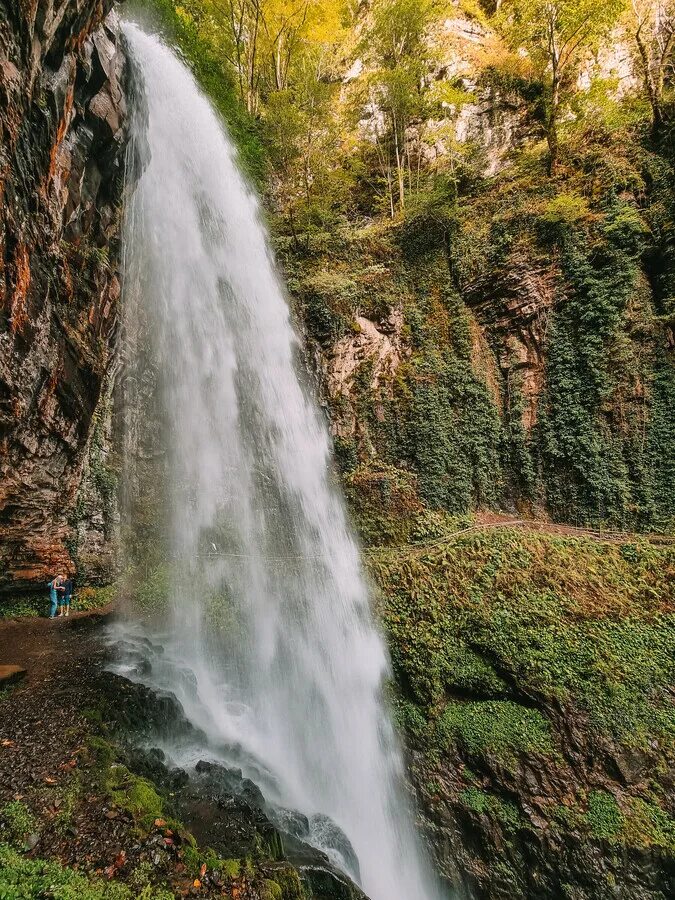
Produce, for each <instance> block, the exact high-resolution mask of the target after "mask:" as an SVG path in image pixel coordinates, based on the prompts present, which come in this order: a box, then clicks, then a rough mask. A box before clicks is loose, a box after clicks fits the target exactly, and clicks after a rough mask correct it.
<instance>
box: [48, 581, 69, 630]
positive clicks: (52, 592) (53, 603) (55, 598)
mask: <svg viewBox="0 0 675 900" xmlns="http://www.w3.org/2000/svg"><path fill="white" fill-rule="evenodd" d="M47 587H48V588H49V618H50V619H54V618H55V617H56V612H57V610H58V607H59V605H60V598H61V595H62V594H63V593H65V588H64V587H63V575H56V576H54V578H53V579H52V580H51V581H50V582H49V584H48V585H47Z"/></svg>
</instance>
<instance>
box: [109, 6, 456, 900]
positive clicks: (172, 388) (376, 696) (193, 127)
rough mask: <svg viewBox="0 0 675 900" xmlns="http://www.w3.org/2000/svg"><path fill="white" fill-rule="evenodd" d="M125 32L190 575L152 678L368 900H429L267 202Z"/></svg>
mask: <svg viewBox="0 0 675 900" xmlns="http://www.w3.org/2000/svg"><path fill="white" fill-rule="evenodd" d="M124 31H125V35H126V38H127V40H128V44H129V46H130V52H131V56H132V58H133V60H134V62H135V65H136V67H137V68H138V70H139V72H140V79H141V81H142V85H143V91H142V93H143V95H144V103H143V104H142V106H143V107H144V111H143V114H142V115H140V114H139V115H137V116H135V124H134V126H133V134H132V141H133V142H135V143H136V144H137V146H143V147H144V150H143V151H142V152H143V153H144V154H145V156H146V161H145V164H144V166H143V168H142V170H141V174H140V178H139V181H138V184H137V186H136V188H135V191H134V196H133V199H132V201H131V205H130V210H129V214H128V216H127V225H126V235H125V255H126V260H127V262H126V291H127V294H128V295H133V296H134V297H136V298H140V301H139V302H140V304H141V307H142V311H143V312H142V314H143V316H144V318H145V319H146V320H147V321H148V322H149V323H150V328H149V333H150V336H151V341H152V343H153V344H154V347H153V351H154V353H155V355H156V357H157V359H158V360H159V378H160V381H161V389H162V395H163V402H164V405H165V408H166V411H167V417H168V422H169V429H168V436H167V439H166V450H167V454H168V457H169V468H170V473H171V477H170V483H169V484H168V486H167V493H168V496H169V501H168V507H169V510H168V516H169V518H170V524H171V543H172V548H171V555H172V556H173V558H174V559H175V560H177V561H178V568H179V571H180V574H179V575H177V576H175V580H174V582H173V585H172V591H173V592H174V593H175V604H174V610H173V619H172V621H171V622H169V623H168V629H167V634H166V635H163V636H162V641H163V644H164V646H163V651H164V652H163V654H162V657H161V662H156V663H155V664H154V666H153V674H152V676H150V680H151V681H153V682H154V683H160V682H161V683H163V684H164V685H165V686H169V687H170V688H171V689H172V690H173V691H174V693H176V695H177V696H178V697H179V699H180V701H181V703H182V704H183V707H184V709H185V712H186V715H187V717H188V718H189V719H190V720H191V721H192V723H193V724H195V725H196V726H197V727H198V728H200V729H201V731H202V732H203V733H204V734H205V735H206V737H207V740H208V744H209V747H210V748H211V751H212V752H213V753H214V754H216V755H217V751H216V749H215V748H219V747H220V748H227V747H229V748H230V749H232V748H238V751H239V759H240V764H242V763H241V760H243V765H244V769H245V774H247V775H250V776H251V777H254V778H255V779H256V780H258V782H259V783H261V786H262V787H263V790H264V792H265V794H266V796H268V797H269V798H270V799H271V800H273V801H274V802H275V803H278V804H280V805H283V806H285V807H289V808H293V809H297V810H300V811H302V812H303V813H304V814H305V815H307V816H309V817H312V816H314V817H315V818H314V819H313V820H312V821H314V822H317V823H321V822H324V823H325V821H326V820H325V818H323V817H325V816H328V817H330V819H332V820H333V821H334V822H335V823H336V824H337V825H338V826H339V827H340V828H341V829H342V830H343V831H344V833H345V834H346V835H347V837H348V838H349V841H350V842H351V844H352V846H353V848H354V851H355V853H356V855H357V856H358V862H359V868H360V880H361V884H362V887H363V888H364V890H365V891H366V893H367V894H368V895H369V897H370V898H371V900H394V898H403V897H405V898H407V900H432V898H436V897H438V896H439V894H438V890H437V887H436V885H435V880H434V878H433V876H431V875H430V873H429V871H428V867H427V864H426V862H425V861H424V860H423V855H422V853H421V851H420V848H419V846H418V842H417V838H416V835H415V831H414V828H413V825H412V821H411V815H410V811H409V810H408V808H407V804H406V802H405V800H404V796H403V792H402V788H401V781H402V765H401V756H400V752H399V748H398V745H397V741H396V738H395V735H394V733H393V729H392V727H391V724H390V723H389V721H388V717H387V715H386V712H385V710H384V707H383V704H382V698H381V692H382V683H383V678H384V677H385V676H386V673H387V660H386V654H385V651H384V649H383V644H382V641H381V638H380V636H379V634H378V632H377V630H376V628H375V627H374V625H373V622H372V619H371V614H370V610H369V606H368V596H367V589H366V586H365V582H364V578H363V575H362V572H361V568H360V562H359V555H358V550H357V547H356V545H355V543H354V541H353V539H352V537H351V536H350V533H349V528H348V525H347V523H346V519H345V514H344V511H343V508H342V504H341V501H340V498H339V495H338V493H337V491H336V490H335V489H334V487H333V486H332V484H331V475H330V445H329V440H328V436H327V432H326V428H325V426H324V424H323V422H322V421H321V417H320V415H319V412H318V409H317V407H316V405H315V404H314V402H313V401H312V400H311V399H310V397H309V395H308V392H307V391H305V390H304V389H303V388H302V386H301V382H300V380H299V378H298V358H299V356H300V353H299V346H298V341H297V339H296V337H295V335H294V332H293V329H292V326H291V323H290V319H289V311H288V307H287V304H286V302H285V299H284V295H283V290H282V287H281V285H280V283H279V279H278V276H277V274H276V272H275V268H274V263H273V260H272V257H271V253H270V250H269V247H268V245H267V241H266V237H265V232H264V228H263V226H262V224H261V221H260V215H259V209H258V204H257V201H256V199H255V197H254V196H253V194H252V193H251V191H250V189H249V188H248V187H247V186H246V184H245V182H244V180H243V179H242V176H241V175H240V173H239V171H238V168H237V164H236V159H235V152H234V150H233V148H232V145H231V142H230V140H229V138H228V136H227V134H226V132H225V131H224V129H223V126H222V125H221V123H220V122H219V120H218V118H217V116H216V115H215V113H214V111H213V110H212V108H211V106H210V105H209V103H208V102H207V100H206V99H205V98H204V96H203V95H202V94H201V92H200V91H199V89H198V87H197V85H196V83H195V81H194V79H193V77H192V76H191V74H190V73H189V72H188V70H187V69H186V67H185V66H184V65H183V64H182V63H181V62H180V61H179V60H178V59H177V57H176V56H175V55H174V54H173V53H172V52H171V51H170V50H169V49H168V48H167V47H166V46H165V45H164V44H163V43H162V42H161V41H160V40H159V39H158V38H156V37H154V36H150V35H148V34H146V33H144V32H143V31H142V30H141V29H139V28H138V27H137V26H135V25H131V24H127V25H125V26H124ZM133 305H134V304H133V303H131V304H130V306H131V308H132V309H133ZM214 604H220V605H219V606H218V609H219V610H220V612H218V613H214V611H213V608H214ZM224 611H227V613H228V615H229V618H228V623H229V624H228V627H226V628H222V627H220V628H219V627H217V617H218V615H221V616H222V615H225V612H224ZM214 617H215V620H216V621H215V623H214ZM223 752H224V751H223ZM317 814H319V815H317ZM312 840H313V841H314V842H315V843H316V844H317V845H318V846H321V840H322V839H321V828H320V826H319V825H317V827H316V829H315V832H314V833H313V835H312ZM334 858H335V859H336V861H338V862H341V863H342V864H344V865H346V863H345V860H344V859H342V860H340V858H339V854H338V856H337V857H335V856H334ZM352 874H353V875H354V874H355V873H354V872H352Z"/></svg>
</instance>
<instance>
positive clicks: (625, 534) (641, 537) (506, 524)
mask: <svg viewBox="0 0 675 900" xmlns="http://www.w3.org/2000/svg"><path fill="white" fill-rule="evenodd" d="M496 528H521V529H523V530H524V531H538V532H541V533H542V534H551V535H557V536H560V537H580V538H586V539H588V540H592V541H598V542H600V543H604V544H631V543H637V542H639V541H647V542H648V543H650V544H655V545H656V546H674V545H675V537H671V536H670V535H666V534H647V533H638V532H630V531H601V530H599V529H592V528H581V527H578V526H576V525H562V524H558V523H556V522H546V521H543V520H540V519H515V518H510V517H508V516H506V515H503V514H500V513H491V512H485V513H477V515H476V524H475V525H469V526H468V527H467V528H462V529H460V530H459V531H453V532H450V533H449V534H446V535H444V536H443V537H441V538H436V539H435V540H433V541H427V542H426V543H419V544H404V545H403V546H399V547H388V546H385V547H368V548H366V550H365V551H364V552H365V553H366V554H367V555H369V556H370V555H377V554H379V553H416V552H422V551H426V550H432V549H434V547H443V546H444V545H446V544H450V543H452V542H453V541H455V540H457V538H460V537H463V536H464V535H466V534H471V533H472V532H474V531H491V530H494V529H496Z"/></svg>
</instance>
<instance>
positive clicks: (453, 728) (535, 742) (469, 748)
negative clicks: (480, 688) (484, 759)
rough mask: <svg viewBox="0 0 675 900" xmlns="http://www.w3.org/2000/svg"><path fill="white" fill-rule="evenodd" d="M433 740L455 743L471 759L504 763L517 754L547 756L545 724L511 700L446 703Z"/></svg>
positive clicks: (548, 744) (549, 746)
mask: <svg viewBox="0 0 675 900" xmlns="http://www.w3.org/2000/svg"><path fill="white" fill-rule="evenodd" d="M436 734H437V740H438V741H439V742H440V743H442V744H447V743H448V742H451V741H452V742H458V743H459V744H460V745H461V746H462V747H463V748H464V750H466V752H467V753H469V754H470V755H472V756H483V755H486V754H491V755H495V756H497V757H500V758H502V759H505V760H510V759H512V758H513V757H514V756H515V755H517V754H520V753H551V752H552V751H553V744H552V741H551V733H550V728H549V725H548V722H547V721H546V719H545V718H544V717H543V716H542V714H541V713H540V712H538V711H537V710H534V709H528V708H527V707H524V706H519V705H518V704H517V703H513V702H511V701H507V700H504V701H486V702H482V703H481V702H468V703H449V704H448V706H447V707H446V709H445V711H444V712H443V714H442V715H441V717H440V719H439V720H438V722H437V723H436Z"/></svg>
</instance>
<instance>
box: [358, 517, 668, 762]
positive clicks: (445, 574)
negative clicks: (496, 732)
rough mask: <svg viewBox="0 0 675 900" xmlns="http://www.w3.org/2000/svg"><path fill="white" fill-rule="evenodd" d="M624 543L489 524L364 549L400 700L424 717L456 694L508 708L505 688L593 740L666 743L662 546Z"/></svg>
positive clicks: (665, 612)
mask: <svg viewBox="0 0 675 900" xmlns="http://www.w3.org/2000/svg"><path fill="white" fill-rule="evenodd" d="M631 547H632V549H631V551H630V552H627V551H626V545H612V544H605V543H600V542H595V541H591V540H580V539H572V538H561V537H554V536H549V535H544V534H536V533H532V532H530V533H528V532H527V531H514V530H508V529H500V530H493V531H486V532H480V531H477V532H473V533H471V534H467V535H463V536H460V537H458V538H457V539H455V540H452V539H449V540H448V541H447V542H446V543H445V544H444V543H443V542H441V543H440V544H439V546H437V547H434V548H431V549H430V550H428V551H424V550H420V551H413V550H411V551H410V552H409V553H407V554H401V553H385V552H382V553H377V554H372V555H371V557H370V558H369V567H370V570H371V572H372V574H373V575H374V577H375V580H376V581H377V583H378V584H379V586H380V588H381V598H382V599H381V604H380V609H381V614H382V618H383V621H384V624H385V627H386V631H387V635H388V638H389V643H390V647H391V655H392V661H393V664H394V669H395V673H396V677H397V680H398V683H399V685H400V690H401V692H402V695H403V696H404V697H406V699H408V700H410V701H412V702H413V703H414V704H415V705H416V707H417V708H418V709H419V710H421V711H422V713H423V715H424V717H425V719H426V720H427V721H431V720H432V719H434V718H435V717H436V716H437V711H438V709H439V708H442V706H443V704H444V703H445V702H446V701H447V699H448V698H452V697H453V696H456V695H457V694H460V695H461V694H468V695H471V697H472V699H474V700H480V699H481V698H482V699H484V700H486V701H508V700H510V699H513V698H512V697H510V692H511V687H510V686H511V685H512V684H517V685H518V686H519V688H520V689H521V690H523V691H526V692H527V693H528V695H529V696H533V697H541V698H542V699H546V700H554V701H555V702H558V703H560V702H562V703H566V704H567V703H570V704H572V705H576V706H577V707H578V708H580V709H582V710H583V711H584V712H585V713H586V714H587V715H588V718H589V721H590V725H591V729H592V730H595V731H597V732H598V733H604V734H606V735H609V736H611V737H612V738H614V739H616V740H620V741H624V742H626V743H627V744H633V745H637V746H641V747H648V746H650V745H651V742H652V741H654V740H656V741H657V742H659V744H660V745H662V746H663V747H667V746H671V745H672V744H673V742H674V741H675V712H674V711H673V707H672V703H671V702H670V695H669V686H670V685H671V684H672V683H673V680H674V679H675V659H673V655H672V649H671V648H672V646H673V642H674V641H675V617H674V616H673V614H672V613H671V612H669V609H670V608H671V607H672V602H673V599H674V598H673V583H674V582H673V573H674V572H675V550H674V549H673V548H671V547H665V548H659V547H653V546H649V545H637V544H636V545H631ZM505 708H506V709H508V707H505ZM452 715H459V713H458V712H455V713H453V714H451V716H452ZM458 727H459V725H458ZM414 730H416V731H417V732H420V728H419V723H417V724H416V725H415V726H414Z"/></svg>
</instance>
